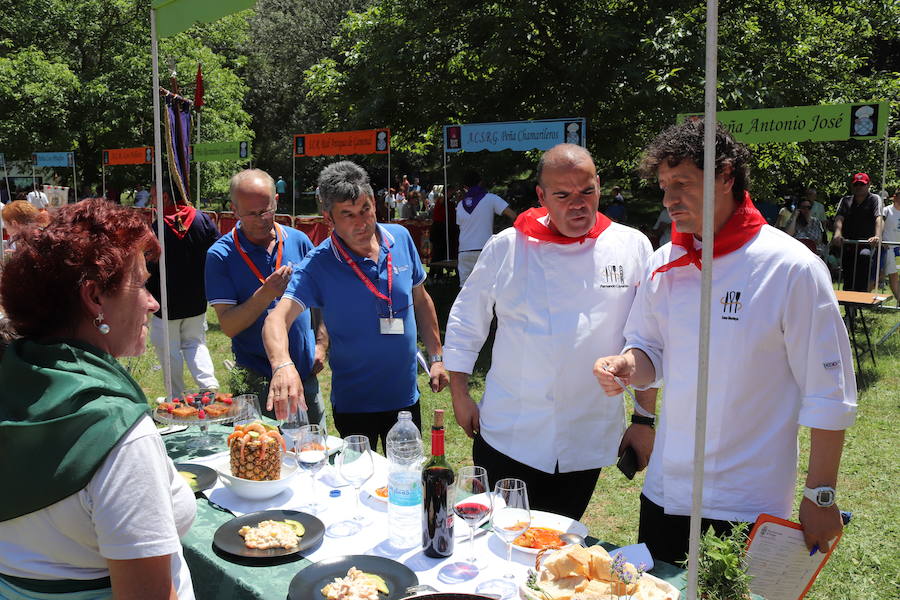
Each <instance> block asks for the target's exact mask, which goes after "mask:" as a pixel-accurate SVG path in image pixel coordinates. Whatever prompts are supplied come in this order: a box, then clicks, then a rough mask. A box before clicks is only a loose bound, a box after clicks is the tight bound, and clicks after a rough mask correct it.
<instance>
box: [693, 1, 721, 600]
mask: <svg viewBox="0 0 900 600" xmlns="http://www.w3.org/2000/svg"><path fill="white" fill-rule="evenodd" d="M718 34H719V6H718V0H707V2H706V91H705V94H704V108H705V111H704V128H703V148H704V152H703V255H702V258H701V260H702V262H703V268H702V269H701V275H700V344H699V352H698V358H697V366H698V369H697V408H696V416H695V421H696V429H695V432H694V482H693V503H692V506H691V526H690V540H689V553H688V561H689V563H688V581H687V599H688V600H696V599H697V598H698V597H699V596H698V594H697V566H698V560H699V555H700V535H701V532H700V520H701V517H702V511H703V474H704V462H705V458H706V404H707V393H708V391H709V330H710V329H709V319H710V312H711V302H710V295H711V294H712V271H713V243H714V231H713V222H714V221H715V187H714V185H715V176H716V152H715V147H716V87H717V79H718V73H717V62H718Z"/></svg>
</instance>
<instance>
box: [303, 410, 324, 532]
mask: <svg viewBox="0 0 900 600" xmlns="http://www.w3.org/2000/svg"><path fill="white" fill-rule="evenodd" d="M325 439H326V435H325V431H324V430H323V429H322V428H321V427H319V426H318V425H304V426H303V427H301V428H300V430H299V436H298V439H297V448H298V453H297V464H298V465H299V466H300V468H301V469H303V470H304V471H308V472H309V477H310V482H311V486H310V496H309V502H308V503H306V504H305V505H304V506H303V508H304V509H306V510H307V511H308V512H311V513H313V514H317V513H319V512H321V511H322V510H324V509H325V506H324V505H323V504H322V503H320V502H316V474H317V473H318V472H319V471H320V470H321V469H322V467H324V466H325V463H327V462H328V451H327V450H326V449H325Z"/></svg>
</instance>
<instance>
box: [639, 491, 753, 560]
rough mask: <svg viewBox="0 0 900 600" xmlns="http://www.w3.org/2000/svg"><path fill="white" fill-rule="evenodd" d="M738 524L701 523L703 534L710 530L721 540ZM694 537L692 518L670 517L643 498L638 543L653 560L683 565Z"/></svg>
mask: <svg viewBox="0 0 900 600" xmlns="http://www.w3.org/2000/svg"><path fill="white" fill-rule="evenodd" d="M735 525H737V523H733V522H731V521H717V520H716V519H701V520H700V531H701V533H702V532H705V531H706V530H707V529H709V528H710V527H712V528H713V530H714V531H715V532H716V535H718V536H721V535H722V534H723V533H729V532H730V531H731V529H732V527H734V526H735ZM690 537H691V518H690V517H687V516H683V515H667V514H666V513H665V511H664V509H663V507H662V506H659V505H658V504H656V503H654V502H652V501H650V500H649V499H648V498H647V497H646V496H644V495H643V494H641V521H640V524H639V525H638V543H641V542H643V543H644V544H647V548H648V549H649V550H650V555H651V556H653V560H655V561H656V560H662V561H665V562H667V563H671V564H673V565H680V563H681V561H683V560H686V559H687V555H688V545H689V542H690Z"/></svg>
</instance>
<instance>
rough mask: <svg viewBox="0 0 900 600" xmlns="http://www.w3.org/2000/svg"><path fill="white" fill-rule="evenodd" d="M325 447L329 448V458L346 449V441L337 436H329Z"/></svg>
mask: <svg viewBox="0 0 900 600" xmlns="http://www.w3.org/2000/svg"><path fill="white" fill-rule="evenodd" d="M325 447H326V448H328V456H331V455H332V454H334V453H335V452H337V451H338V450H340V449H341V448H343V447H344V440H342V439H341V438H339V437H337V436H334V435H329V436H328V438H327V439H326V440H325Z"/></svg>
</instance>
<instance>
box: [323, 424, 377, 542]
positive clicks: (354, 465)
mask: <svg viewBox="0 0 900 600" xmlns="http://www.w3.org/2000/svg"><path fill="white" fill-rule="evenodd" d="M337 465H338V472H339V473H340V474H341V477H343V478H344V479H346V480H347V481H349V482H350V485H352V486H353V489H354V496H355V497H356V514H355V515H354V517H353V518H352V519H347V520H345V521H339V522H337V523H334V524H333V525H331V526H330V527H329V528H328V533H329V534H330V535H332V536H334V537H344V536H348V535H353V534H354V533H357V532H358V531H359V530H361V529H362V528H363V527H365V526H366V525H368V524H369V523H368V522H367V521H366V518H365V517H364V516H363V514H362V510H361V509H360V505H359V490H360V488H361V487H362V485H363V484H364V483H365V482H366V481H368V480H369V478H370V477H371V476H372V473H373V472H374V470H375V464H374V463H373V461H372V451H371V450H370V449H369V438H368V437H367V436H364V435H350V436H347V437H345V438H344V447H343V450H342V451H341V454H340V456H338V459H337Z"/></svg>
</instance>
